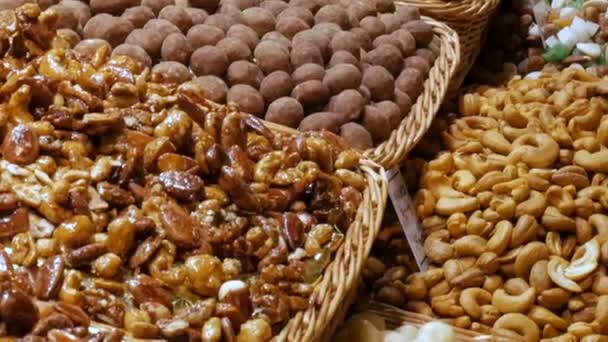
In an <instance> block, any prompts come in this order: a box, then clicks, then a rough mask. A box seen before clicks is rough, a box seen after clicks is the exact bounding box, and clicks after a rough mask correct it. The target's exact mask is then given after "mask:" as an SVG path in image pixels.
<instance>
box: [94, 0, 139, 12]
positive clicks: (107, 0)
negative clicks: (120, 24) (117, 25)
mask: <svg viewBox="0 0 608 342" xmlns="http://www.w3.org/2000/svg"><path fill="white" fill-rule="evenodd" d="M137 5H139V0H89V7H90V8H91V11H92V12H93V13H95V14H97V13H109V14H115V15H119V14H121V13H122V12H123V11H124V10H126V9H127V8H129V7H133V6H137Z"/></svg>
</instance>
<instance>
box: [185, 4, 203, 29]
mask: <svg viewBox="0 0 608 342" xmlns="http://www.w3.org/2000/svg"><path fill="white" fill-rule="evenodd" d="M186 12H188V15H189V16H190V19H192V26H194V25H199V24H204V23H205V20H207V17H208V16H209V14H208V13H207V11H205V10H204V9H202V8H194V7H186Z"/></svg>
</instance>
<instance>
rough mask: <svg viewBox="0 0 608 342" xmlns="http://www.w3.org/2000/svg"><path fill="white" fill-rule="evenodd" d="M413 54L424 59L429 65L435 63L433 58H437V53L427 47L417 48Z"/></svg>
mask: <svg viewBox="0 0 608 342" xmlns="http://www.w3.org/2000/svg"><path fill="white" fill-rule="evenodd" d="M415 55H416V56H420V57H422V58H424V59H426V61H427V63H429V65H433V64H435V59H436V58H437V55H435V53H434V52H433V51H431V50H429V49H418V50H416V52H415Z"/></svg>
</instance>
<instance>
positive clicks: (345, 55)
mask: <svg viewBox="0 0 608 342" xmlns="http://www.w3.org/2000/svg"><path fill="white" fill-rule="evenodd" d="M337 64H352V65H354V66H358V65H359V60H358V59H357V58H355V56H353V54H352V53H350V52H348V51H344V50H342V51H338V52H336V53H334V54H333V56H331V59H330V60H329V63H327V67H328V68H331V67H333V66H335V65H337Z"/></svg>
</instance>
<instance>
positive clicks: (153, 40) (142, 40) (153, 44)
mask: <svg viewBox="0 0 608 342" xmlns="http://www.w3.org/2000/svg"><path fill="white" fill-rule="evenodd" d="M163 40H164V38H163V36H162V35H161V33H160V32H158V31H154V30H147V29H135V30H133V32H131V33H130V34H129V36H127V39H125V43H127V44H131V45H136V46H139V47H141V48H142V49H144V50H145V51H146V52H147V53H148V55H150V57H152V58H156V57H158V56H159V55H160V49H161V47H162V44H163Z"/></svg>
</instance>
